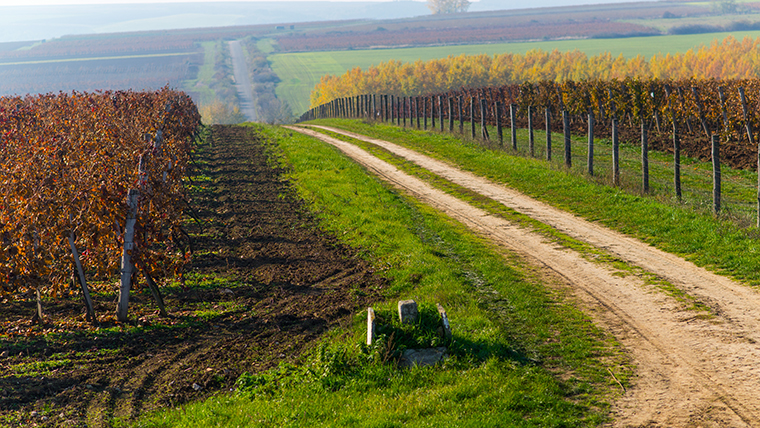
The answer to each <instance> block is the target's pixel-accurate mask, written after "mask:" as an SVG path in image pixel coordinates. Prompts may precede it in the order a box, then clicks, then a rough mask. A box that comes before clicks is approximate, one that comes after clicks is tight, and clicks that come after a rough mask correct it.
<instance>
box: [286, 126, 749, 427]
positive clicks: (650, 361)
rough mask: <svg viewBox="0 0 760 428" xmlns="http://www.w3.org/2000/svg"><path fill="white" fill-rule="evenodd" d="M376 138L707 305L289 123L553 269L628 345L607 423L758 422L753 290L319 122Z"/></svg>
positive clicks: (505, 190)
mask: <svg viewBox="0 0 760 428" xmlns="http://www.w3.org/2000/svg"><path fill="white" fill-rule="evenodd" d="M319 128H323V129H326V130H329V131H331V132H336V133H339V134H343V135H346V136H349V137H352V138H356V139H360V140H363V141H366V142H369V143H371V144H375V145H378V146H380V147H382V148H384V149H386V150H389V151H390V152H392V153H394V154H395V155H398V156H401V157H403V158H405V159H407V160H409V161H412V162H414V163H416V164H417V165H419V166H421V167H423V168H426V169H428V170H430V171H431V172H433V173H435V174H437V175H439V176H441V177H443V178H445V179H447V180H449V181H451V182H454V183H455V184H458V185H460V186H463V187H466V188H469V189H471V190H473V191H475V192H478V193H480V194H482V195H484V196H487V197H489V198H491V199H493V200H495V201H498V202H500V203H502V204H504V205H505V206H507V207H509V208H512V209H514V210H516V211H518V212H520V213H523V214H526V215H528V216H530V217H532V218H534V219H536V220H538V221H541V222H543V223H545V224H547V225H550V226H552V227H554V228H556V229H557V230H559V231H561V232H563V233H565V234H567V235H569V236H571V237H573V238H576V239H579V240H582V241H584V242H587V243H589V244H591V245H593V246H595V247H597V248H599V249H602V250H605V251H607V252H608V253H610V254H612V255H614V256H616V257H619V258H620V259H622V260H624V261H626V262H628V263H630V264H633V265H636V266H639V267H641V268H643V269H644V270H645V271H647V272H651V273H653V274H655V275H657V276H658V277H660V278H663V279H666V280H667V281H669V282H670V283H671V284H673V285H674V286H676V287H678V288H680V289H681V290H683V291H684V292H686V293H687V294H689V295H691V296H694V297H695V298H696V299H698V300H699V301H700V302H702V303H705V304H706V305H708V306H709V307H710V308H711V316H703V314H699V313H696V314H695V312H694V311H689V310H685V309H684V305H682V304H681V303H679V302H678V301H676V300H675V299H674V298H672V297H669V296H667V295H665V293H662V292H660V291H659V290H658V289H657V287H656V286H654V285H650V284H647V282H646V281H645V280H644V279H642V278H639V277H637V276H635V275H627V276H625V275H621V272H619V271H614V270H613V269H612V268H610V267H607V266H604V265H602V264H600V263H595V262H592V261H589V260H586V259H585V258H583V257H582V256H581V255H579V254H578V253H576V252H574V251H572V250H568V249H565V248H557V245H556V244H555V243H553V242H549V241H548V240H547V238H545V237H544V236H542V235H539V234H537V233H535V232H533V231H530V230H527V229H525V228H523V227H519V226H515V225H513V224H510V223H509V222H507V221H505V220H503V219H501V218H497V217H495V216H493V215H490V214H489V213H487V212H485V211H482V210H480V209H477V208H474V207H472V206H470V205H469V204H467V203H465V202H463V201H461V200H459V199H457V198H455V197H453V196H451V195H448V194H446V193H444V192H442V191H440V190H437V189H435V188H433V187H432V186H430V185H429V184H427V183H424V182H422V181H421V180H419V179H417V178H416V177H412V176H410V175H407V174H405V173H403V172H401V171H400V170H398V169H397V168H396V167H394V166H392V165H390V164H388V163H386V162H384V161H381V160H379V159H377V158H375V157H374V156H372V155H370V154H368V153H367V152H365V151H363V150H361V149H359V148H358V147H356V146H354V145H352V144H350V143H347V142H344V141H341V140H338V139H335V138H331V137H329V136H326V135H324V134H320V133H318V132H316V131H314V130H311V129H304V128H297V127H292V128H291V129H293V130H296V131H298V132H302V133H304V134H307V135H311V136H314V137H316V138H319V139H321V140H322V141H324V142H326V143H329V144H332V145H334V146H335V147H337V148H338V149H340V150H341V151H343V152H344V153H345V154H346V155H348V156H349V157H351V158H353V159H355V160H356V161H357V162H359V163H360V164H362V165H364V166H365V167H366V168H367V169H368V170H369V171H370V172H372V173H374V174H376V175H378V176H380V177H381V178H383V179H384V180H386V181H388V182H390V183H392V184H393V185H395V186H396V187H398V188H401V189H403V190H404V191H406V192H409V193H410V194H412V195H413V196H414V197H416V198H418V199H420V200H422V201H423V202H425V203H428V204H430V205H431V206H433V207H436V208H438V209H439V210H441V211H443V212H445V213H447V214H448V215H450V216H452V217H453V218H455V219H457V220H459V221H460V222H462V223H464V224H466V225H468V226H469V227H471V228H472V229H473V230H475V231H477V232H479V233H481V234H483V235H485V236H487V237H488V238H490V239H491V240H492V241H493V242H495V243H497V244H499V245H502V246H505V247H507V248H510V249H512V250H515V251H517V252H518V253H521V254H523V255H526V256H528V257H529V258H530V259H532V260H534V261H536V262H538V263H540V264H542V265H544V266H546V267H547V268H549V269H551V270H553V271H555V272H557V273H558V274H560V275H561V276H563V277H564V278H565V279H566V280H567V282H568V283H569V284H570V285H571V286H572V287H573V288H574V289H575V290H577V296H578V298H579V299H580V300H581V302H582V303H583V305H584V306H585V307H587V308H588V310H589V312H591V314H592V315H593V316H594V318H595V320H596V321H597V322H598V323H599V324H600V325H602V326H604V327H605V328H607V329H608V330H609V331H610V332H612V333H613V334H614V335H615V336H616V338H617V339H618V340H619V341H620V342H621V343H622V344H623V345H624V346H625V347H626V349H627V350H628V351H629V352H630V353H631V355H632V356H633V359H634V361H635V363H636V365H637V374H638V379H637V382H636V383H637V385H636V387H635V388H633V389H631V390H629V391H627V393H626V394H624V396H623V398H622V399H621V400H620V401H619V402H618V403H617V404H616V405H615V406H614V409H613V416H614V418H615V422H614V423H613V426H620V427H633V426H704V427H743V426H760V397H758V395H757V393H756V392H757V391H758V390H760V350H759V349H758V346H757V343H758V342H760V317H758V316H757V313H758V309H760V297H759V296H758V294H757V293H756V292H754V291H753V290H751V289H750V288H748V287H747V286H744V285H742V284H739V283H737V282H735V281H732V280H730V279H728V278H725V277H721V276H719V275H716V274H714V273H712V272H709V271H707V270H705V269H703V268H699V267H697V266H695V265H693V264H692V263H690V262H688V261H686V260H684V259H682V258H680V257H677V256H674V255H672V254H668V253H665V252H663V251H661V250H658V249H656V248H654V247H651V246H649V245H647V244H645V243H642V242H640V241H638V240H636V239H633V238H631V237H628V236H625V235H622V234H620V233H617V232H614V231H612V230H609V229H607V228H605V227H602V226H600V225H597V224H594V223H591V222H588V221H585V220H583V219H580V218H578V217H576V216H573V215H572V214H569V213H566V212H563V211H561V210H557V209H556V208H553V207H551V206H549V205H547V204H544V203H541V202H538V201H535V200H533V199H532V198H529V197H526V196H524V195H522V194H520V193H519V192H516V191H515V190H512V189H509V188H507V187H505V186H502V185H499V184H497V183H493V182H491V181H488V180H486V179H484V178H482V177H478V176H475V175H474V174H471V173H468V172H466V171H462V170H460V169H458V168H457V167H454V166H452V165H447V164H445V163H443V162H440V161H437V160H434V159H432V158H430V157H427V156H425V155H422V154H420V153H417V152H414V151H412V150H409V149H406V148H403V147H401V146H398V145H395V144H392V143H389V142H386V141H382V140H377V139H373V138H368V137H365V136H363V135H359V134H355V133H351V132H346V131H343V130H339V129H334V128H328V127H319Z"/></svg>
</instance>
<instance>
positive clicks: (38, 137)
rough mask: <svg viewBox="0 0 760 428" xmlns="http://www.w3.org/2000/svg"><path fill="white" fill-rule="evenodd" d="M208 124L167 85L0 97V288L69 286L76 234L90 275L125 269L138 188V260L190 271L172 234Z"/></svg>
mask: <svg viewBox="0 0 760 428" xmlns="http://www.w3.org/2000/svg"><path fill="white" fill-rule="evenodd" d="M199 124H200V116H199V115H198V111H197V109H196V107H195V105H194V104H193V102H192V100H190V98H189V97H188V96H187V95H185V94H184V93H181V92H177V91H173V90H170V89H168V88H164V89H162V90H159V91H155V92H133V91H115V92H114V91H107V92H98V93H77V92H74V93H70V94H67V93H60V94H46V95H38V96H26V97H23V98H22V97H2V98H0V295H1V294H3V293H11V292H14V291H18V290H23V289H29V288H39V289H41V290H42V291H43V292H48V293H50V294H53V295H55V294H56V293H58V292H59V291H61V288H62V287H65V284H66V282H67V281H66V279H67V278H68V277H69V276H70V275H71V272H72V266H73V260H72V252H71V247H70V245H69V237H70V236H71V233H72V232H73V234H74V237H75V242H76V246H77V249H78V252H80V253H81V259H82V262H83V264H84V267H85V269H86V270H87V271H88V272H91V273H93V274H100V275H104V276H113V275H115V274H116V273H118V271H119V268H120V257H121V252H122V247H123V230H122V229H123V227H124V224H125V219H126V214H127V211H128V207H127V203H126V196H127V192H128V190H129V189H139V190H140V192H141V195H140V201H139V211H138V214H137V225H138V226H137V229H136V233H135V237H136V244H135V249H134V250H133V252H132V255H133V257H134V258H135V260H137V263H138V264H140V265H142V267H143V268H144V269H147V270H148V271H149V272H151V273H153V274H154V275H156V276H159V275H161V274H172V273H175V272H177V271H179V270H181V268H182V265H183V263H184V260H185V258H186V254H183V253H182V252H181V251H178V250H177V248H175V247H174V246H173V244H172V243H171V242H172V239H171V238H172V236H173V235H177V234H178V233H179V230H178V228H179V227H180V224H181V220H182V218H181V217H182V208H183V204H184V186H183V183H182V180H183V178H184V176H185V169H186V165H187V162H188V160H189V154H190V143H191V139H192V136H193V135H194V134H195V132H196V131H197V128H198V126H199ZM159 131H160V134H161V135H162V138H159V140H160V144H156V136H157V135H158V134H159ZM140 158H142V159H143V160H144V163H143V165H144V173H143V174H138V162H139V160H140Z"/></svg>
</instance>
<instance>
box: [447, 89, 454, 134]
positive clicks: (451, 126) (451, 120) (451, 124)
mask: <svg viewBox="0 0 760 428" xmlns="http://www.w3.org/2000/svg"><path fill="white" fill-rule="evenodd" d="M448 101H449V132H450V133H453V132H454V98H453V97H449V100H448Z"/></svg>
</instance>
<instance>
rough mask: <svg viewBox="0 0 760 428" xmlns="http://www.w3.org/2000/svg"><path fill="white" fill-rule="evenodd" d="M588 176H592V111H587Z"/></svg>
mask: <svg viewBox="0 0 760 428" xmlns="http://www.w3.org/2000/svg"><path fill="white" fill-rule="evenodd" d="M587 163H588V174H589V175H591V176H593V175H594V111H593V110H592V109H591V108H589V109H588V161H587Z"/></svg>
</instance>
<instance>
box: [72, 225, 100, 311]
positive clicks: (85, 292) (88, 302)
mask: <svg viewBox="0 0 760 428" xmlns="http://www.w3.org/2000/svg"><path fill="white" fill-rule="evenodd" d="M69 219H71V215H69ZM69 246H70V247H71V255H72V256H73V258H74V266H75V267H76V271H77V278H78V280H79V286H80V287H81V288H82V297H83V298H84V305H85V308H86V309H87V320H88V321H90V322H91V323H92V324H95V323H96V322H97V321H96V320H97V318H96V317H95V308H94V307H93V306H92V299H91V298H90V289H89V287H87V279H86V278H85V276H84V269H83V268H82V261H81V260H80V259H79V251H77V246H76V241H75V239H74V228H73V225H72V229H71V232H70V233H69Z"/></svg>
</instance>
